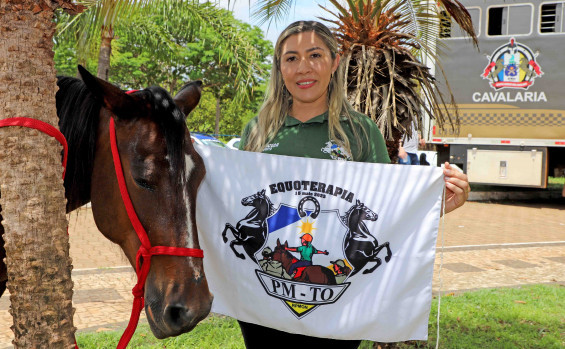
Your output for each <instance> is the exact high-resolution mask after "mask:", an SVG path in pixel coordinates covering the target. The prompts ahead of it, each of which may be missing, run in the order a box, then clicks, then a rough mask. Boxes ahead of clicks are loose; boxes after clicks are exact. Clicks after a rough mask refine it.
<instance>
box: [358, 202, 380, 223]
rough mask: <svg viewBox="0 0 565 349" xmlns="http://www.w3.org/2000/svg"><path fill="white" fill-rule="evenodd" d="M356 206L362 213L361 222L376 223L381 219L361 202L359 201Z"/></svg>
mask: <svg viewBox="0 0 565 349" xmlns="http://www.w3.org/2000/svg"><path fill="white" fill-rule="evenodd" d="M355 206H356V207H357V209H358V210H360V212H361V220H368V221H376V220H377V219H378V218H379V216H378V215H377V214H376V213H375V212H373V211H371V209H369V208H368V207H367V206H365V204H364V203H362V202H361V201H359V200H357V202H356V203H355Z"/></svg>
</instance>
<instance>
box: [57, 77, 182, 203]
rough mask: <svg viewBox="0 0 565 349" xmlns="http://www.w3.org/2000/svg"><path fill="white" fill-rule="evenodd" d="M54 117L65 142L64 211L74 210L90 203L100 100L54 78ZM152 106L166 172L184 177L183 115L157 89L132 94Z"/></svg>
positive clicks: (78, 84) (77, 84) (83, 87)
mask: <svg viewBox="0 0 565 349" xmlns="http://www.w3.org/2000/svg"><path fill="white" fill-rule="evenodd" d="M57 84H58V85H59V91H58V92H57V96H56V97H57V114H58V116H59V128H60V130H61V132H62V133H63V134H64V135H65V138H66V139H67V144H68V147H69V150H70V151H69V158H68V160H67V171H66V176H65V191H66V197H67V208H71V207H73V208H74V207H78V206H80V205H83V204H85V203H87V202H88V201H90V187H91V176H92V169H93V166H94V151H95V148H96V137H97V126H98V122H99V114H100V108H102V101H100V100H99V99H98V98H96V97H95V96H94V95H93V94H92V93H90V91H89V90H88V89H87V87H86V85H85V84H84V83H83V82H82V80H79V79H76V78H72V77H58V82H57ZM136 95H139V96H141V97H142V98H143V99H144V100H145V101H147V102H148V103H149V105H151V106H152V110H151V113H150V114H151V118H152V120H153V121H154V122H155V123H156V124H157V125H158V126H159V128H160V130H161V132H163V136H164V137H165V140H166V143H167V157H168V159H169V164H170V172H171V173H172V175H173V176H174V177H176V178H177V179H179V180H180V179H181V178H184V172H185V161H184V154H183V149H184V142H185V134H186V124H185V121H184V115H183V114H182V112H181V111H180V109H179V108H178V107H177V106H176V104H175V103H174V101H173V99H172V98H171V97H170V95H169V94H168V93H167V92H166V91H165V90H164V89H162V88H160V87H149V88H147V89H144V90H141V91H138V92H136Z"/></svg>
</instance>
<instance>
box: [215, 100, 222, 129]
mask: <svg viewBox="0 0 565 349" xmlns="http://www.w3.org/2000/svg"><path fill="white" fill-rule="evenodd" d="M221 116H222V114H221V109H220V98H219V97H218V98H216V127H215V128H214V133H215V134H216V135H219V134H220V117H221Z"/></svg>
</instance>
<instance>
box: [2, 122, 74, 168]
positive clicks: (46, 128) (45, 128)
mask: <svg viewBox="0 0 565 349" xmlns="http://www.w3.org/2000/svg"><path fill="white" fill-rule="evenodd" d="M4 126H21V127H27V128H33V129H36V130H39V131H41V132H43V133H45V134H47V135H49V136H51V137H54V138H55V139H56V140H58V141H59V143H61V145H62V146H63V150H64V153H63V179H65V171H66V170H67V140H66V139H65V136H63V134H62V133H61V132H60V131H59V130H57V129H56V128H55V127H53V126H51V125H49V124H48V123H46V122H43V121H40V120H36V119H30V118H23V117H19V118H8V119H3V120H0V127H4Z"/></svg>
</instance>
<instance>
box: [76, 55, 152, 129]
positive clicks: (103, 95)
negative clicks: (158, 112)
mask: <svg viewBox="0 0 565 349" xmlns="http://www.w3.org/2000/svg"><path fill="white" fill-rule="evenodd" d="M78 71H79V73H80V77H81V78H82V81H83V82H84V84H85V85H86V87H87V88H88V90H89V91H90V92H91V93H92V94H93V95H94V96H95V97H96V98H97V99H98V100H100V102H102V103H103V104H104V106H105V107H106V108H108V109H110V110H111V111H112V112H113V113H114V114H115V115H116V116H118V117H121V118H124V119H128V118H132V117H134V116H139V115H141V113H143V111H142V110H141V108H140V107H139V105H140V104H139V103H138V102H136V100H135V99H134V98H133V97H132V96H130V95H128V94H127V93H125V92H124V91H122V90H121V89H119V88H118V87H116V86H114V85H112V84H111V83H109V82H107V81H104V80H102V79H99V78H97V77H95V76H94V75H92V74H90V73H89V72H88V70H86V69H85V68H84V67H83V66H81V65H79V66H78Z"/></svg>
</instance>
